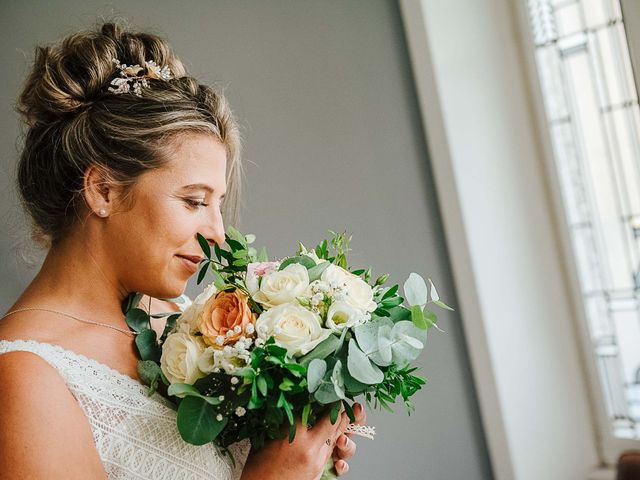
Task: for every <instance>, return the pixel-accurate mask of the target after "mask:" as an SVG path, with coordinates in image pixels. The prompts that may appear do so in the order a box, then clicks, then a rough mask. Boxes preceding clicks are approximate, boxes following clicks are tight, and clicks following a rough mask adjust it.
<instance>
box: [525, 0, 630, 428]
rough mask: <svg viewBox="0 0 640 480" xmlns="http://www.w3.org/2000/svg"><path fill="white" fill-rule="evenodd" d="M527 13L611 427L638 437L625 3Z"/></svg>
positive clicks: (555, 1)
mask: <svg viewBox="0 0 640 480" xmlns="http://www.w3.org/2000/svg"><path fill="white" fill-rule="evenodd" d="M528 9H529V18H530V23H531V29H532V32H533V38H534V42H535V48H536V63H537V67H538V75H539V78H540V85H541V89H542V93H543V97H544V104H545V111H546V115H547V121H548V127H549V133H550V137H551V141H552V145H553V149H554V157H555V164H556V168H557V173H558V178H559V180H560V184H561V190H562V200H563V203H564V207H565V212H566V219H567V221H568V223H569V225H568V227H569V230H570V233H571V241H572V245H573V252H574V259H575V263H576V269H577V272H578V277H579V279H580V287H581V291H582V295H583V300H584V304H585V311H586V313H587V318H586V319H585V321H586V322H587V324H588V328H589V332H590V336H591V351H592V353H593V355H594V356H595V359H596V365H597V368H598V374H599V375H600V384H601V385H602V389H603V391H602V395H603V398H604V403H605V405H606V408H607V414H608V417H609V421H610V426H611V430H612V432H613V434H614V435H615V436H617V437H620V438H635V439H640V135H639V132H640V111H639V109H638V95H637V92H636V88H635V83H634V79H633V71H632V69H631V62H630V56H629V49H628V45H627V42H626V37H625V31H624V22H623V19H622V16H621V9H620V3H619V0H529V1H528Z"/></svg>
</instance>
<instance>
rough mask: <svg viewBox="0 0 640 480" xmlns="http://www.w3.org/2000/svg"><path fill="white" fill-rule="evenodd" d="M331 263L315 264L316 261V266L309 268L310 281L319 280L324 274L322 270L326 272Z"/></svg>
mask: <svg viewBox="0 0 640 480" xmlns="http://www.w3.org/2000/svg"><path fill="white" fill-rule="evenodd" d="M329 265H331V262H320V263H319V264H317V265H315V262H314V266H313V267H311V268H310V269H309V272H308V273H309V283H311V282H313V281H315V280H318V279H319V278H320V277H321V276H322V272H324V271H325V270H326V269H327V268H328V267H329Z"/></svg>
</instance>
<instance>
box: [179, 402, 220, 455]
mask: <svg viewBox="0 0 640 480" xmlns="http://www.w3.org/2000/svg"><path fill="white" fill-rule="evenodd" d="M216 416H217V410H216V408H215V407H214V406H213V405H211V404H209V403H207V402H206V401H205V400H204V399H202V398H200V397H186V398H184V399H183V400H182V401H181V402H180V405H179V406H178V417H177V423H178V431H179V432H180V436H181V437H182V439H183V440H184V441H185V442H187V443H190V444H192V445H204V444H206V443H209V442H211V441H213V440H214V439H215V438H216V437H217V436H218V434H219V433H220V432H221V431H222V429H223V428H224V427H225V426H226V424H227V422H228V419H227V418H226V417H222V420H218V419H217V418H216Z"/></svg>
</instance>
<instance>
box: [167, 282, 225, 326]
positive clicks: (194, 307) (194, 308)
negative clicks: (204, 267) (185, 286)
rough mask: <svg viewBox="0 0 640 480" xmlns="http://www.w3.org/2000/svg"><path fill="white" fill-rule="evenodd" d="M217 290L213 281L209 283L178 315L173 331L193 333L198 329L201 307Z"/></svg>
mask: <svg viewBox="0 0 640 480" xmlns="http://www.w3.org/2000/svg"><path fill="white" fill-rule="evenodd" d="M217 292H218V289H217V288H216V286H215V285H214V284H213V283H211V284H209V285H208V286H207V288H205V289H204V290H203V291H202V292H201V293H200V295H198V296H197V297H196V298H195V299H194V300H193V301H192V302H191V305H189V306H188V307H187V308H186V309H185V310H184V312H182V314H181V315H180V316H179V317H178V320H177V321H176V326H175V327H174V329H173V331H174V332H182V333H195V332H196V331H198V322H199V320H198V317H199V316H200V313H201V312H202V307H204V304H205V303H206V302H207V300H209V298H211V297H212V296H213V295H215V294H216V293H217Z"/></svg>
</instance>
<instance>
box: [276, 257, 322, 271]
mask: <svg viewBox="0 0 640 480" xmlns="http://www.w3.org/2000/svg"><path fill="white" fill-rule="evenodd" d="M293 263H299V264H301V265H303V266H305V267H306V268H307V270H310V269H311V268H313V267H315V266H316V262H315V261H314V260H313V259H312V258H311V257H309V256H307V255H299V256H295V257H289V258H287V259H286V260H283V261H282V263H281V264H280V267H279V268H278V270H284V269H285V268H287V267H288V266H289V265H291V264H293Z"/></svg>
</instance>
